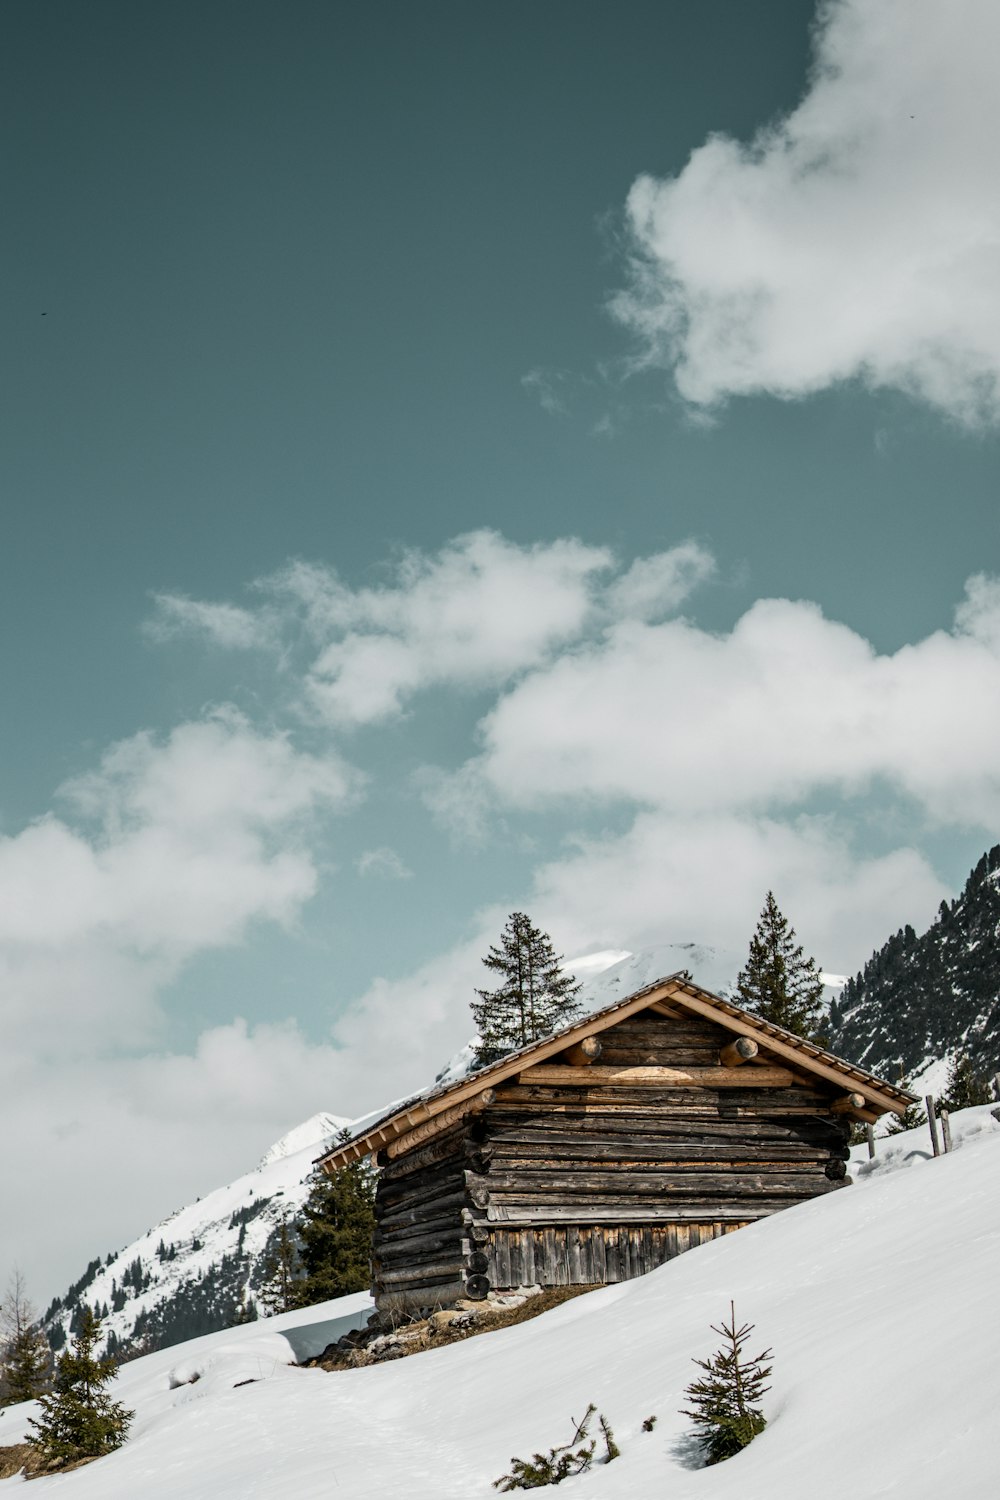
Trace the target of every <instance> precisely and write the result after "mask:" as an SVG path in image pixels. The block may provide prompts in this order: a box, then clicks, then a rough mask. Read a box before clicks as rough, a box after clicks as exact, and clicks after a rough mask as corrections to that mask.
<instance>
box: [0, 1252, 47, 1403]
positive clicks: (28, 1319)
mask: <svg viewBox="0 0 1000 1500" xmlns="http://www.w3.org/2000/svg"><path fill="white" fill-rule="evenodd" d="M51 1365H52V1353H51V1350H50V1349H49V1344H48V1340H47V1339H46V1337H45V1335H44V1333H43V1332H42V1329H41V1326H40V1324H39V1322H38V1316H37V1314H36V1312H35V1309H34V1307H33V1306H32V1304H31V1303H30V1302H29V1300H28V1296H27V1291H26V1289H25V1283H24V1277H23V1276H22V1275H21V1272H20V1270H19V1269H18V1267H17V1266H15V1267H14V1270H13V1271H12V1273H11V1276H10V1280H9V1281H8V1283H7V1290H6V1292H5V1293H4V1300H3V1303H2V1305H0V1406H10V1405H13V1404H14V1403H15V1402H18V1401H34V1400H35V1399H36V1398H37V1397H38V1396H41V1395H42V1394H43V1393H44V1391H45V1390H46V1388H47V1386H48V1382H49V1372H50V1369H51Z"/></svg>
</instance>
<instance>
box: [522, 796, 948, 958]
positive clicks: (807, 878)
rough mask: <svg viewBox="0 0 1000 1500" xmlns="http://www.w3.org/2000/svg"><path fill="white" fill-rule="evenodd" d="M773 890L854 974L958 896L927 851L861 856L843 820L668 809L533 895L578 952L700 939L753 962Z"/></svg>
mask: <svg viewBox="0 0 1000 1500" xmlns="http://www.w3.org/2000/svg"><path fill="white" fill-rule="evenodd" d="M768 889H773V890H774V892H775V895H776V897H777V900H778V904H779V905H780V906H781V908H782V910H783V911H784V912H785V914H786V915H787V916H788V918H789V920H790V921H791V922H792V924H793V926H794V927H795V929H796V931H797V933H798V936H799V939H800V941H802V942H803V943H804V944H805V946H806V948H807V951H808V952H810V953H811V954H813V955H815V957H816V958H817V959H818V960H819V962H820V963H821V964H822V965H826V966H829V967H831V968H834V969H839V970H840V971H842V972H850V973H853V972H855V970H856V969H857V968H859V967H860V966H861V964H862V963H863V962H864V961H865V959H867V957H868V955H869V954H870V953H871V952H872V950H873V949H875V948H879V947H881V946H882V944H883V943H884V942H885V940H886V938H887V937H888V936H889V934H890V933H892V932H895V931H896V930H897V929H898V928H899V927H901V926H902V925H903V923H904V922H912V923H914V924H916V925H918V926H919V925H920V924H921V923H923V924H925V925H926V924H927V923H929V922H930V921H931V920H932V919H933V916H934V913H935V911H936V908H937V905H938V903H939V902H940V900H941V899H942V897H943V896H944V895H945V894H947V893H946V891H945V889H944V887H943V885H942V883H941V881H940V880H939V879H938V877H937V876H936V875H935V874H934V872H933V871H932V869H931V868H930V865H929V864H928V862H927V860H926V858H925V857H924V856H923V855H922V854H921V853H919V852H918V851H917V850H915V849H913V848H910V847H903V848H899V849H895V850H893V851H892V852H891V853H889V854H887V855H882V856H867V855H863V854H858V853H857V852H855V851H854V850H853V849H852V847H851V841H850V838H849V835H848V832H847V831H846V830H845V829H844V827H843V826H842V825H840V824H839V823H838V821H837V820H835V819H833V818H818V817H800V818H796V819H794V820H791V821H785V822H780V821H778V820H776V819H773V818H766V817H753V816H750V815H748V814H745V813H727V812H722V813H706V814H700V815H698V814H696V815H693V816H687V815H685V814H684V813H674V812H665V811H660V810H657V811H655V812H645V813H640V814H639V815H638V816H637V817H636V819H635V821H634V823H633V824H632V826H631V828H629V829H628V831H627V832H626V833H624V834H622V835H608V836H606V837H604V838H598V839H581V840H578V841H577V844H576V847H575V849H573V850H571V852H569V853H568V854H567V855H565V856H564V857H561V858H559V859H556V860H553V861H551V862H550V863H549V864H547V865H545V866H543V867H542V868H541V869H540V870H539V871H538V872H537V874H536V878H535V894H534V901H535V903H536V905H537V909H538V911H539V912H541V913H544V914H545V915H546V919H547V920H550V921H551V922H552V926H553V931H554V932H555V931H556V930H558V942H559V944H560V945H561V946H566V947H567V948H568V949H570V950H572V949H573V948H574V947H576V946H579V947H581V948H582V947H584V946H585V945H587V946H594V945H597V946H601V945H602V944H603V945H607V946H624V947H627V948H630V949H633V950H638V949H642V948H649V947H655V946H657V945H658V944H661V943H664V942H667V941H669V942H696V943H704V944H706V945H708V946H710V947H716V948H721V949H723V950H727V951H729V952H732V953H734V954H737V955H739V962H742V961H743V959H744V958H745V956H746V949H747V944H748V942H749V937H750V933H751V932H752V931H753V926H754V923H755V922H756V920H757V915H758V912H759V911H760V908H761V906H762V904H763V898H764V893H765V892H766V891H767V890H768ZM533 910H534V908H533ZM695 977H696V978H697V977H698V976H697V974H696V975H695ZM733 977H735V976H733Z"/></svg>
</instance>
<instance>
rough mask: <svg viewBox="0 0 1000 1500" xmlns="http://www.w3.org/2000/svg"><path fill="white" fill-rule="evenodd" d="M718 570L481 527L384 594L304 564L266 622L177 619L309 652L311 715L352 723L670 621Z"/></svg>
mask: <svg viewBox="0 0 1000 1500" xmlns="http://www.w3.org/2000/svg"><path fill="white" fill-rule="evenodd" d="M713 566H714V565H713V561H712V558H711V557H710V555H709V553H708V552H707V551H706V550H705V549H704V548H703V547H701V546H700V545H699V544H698V543H695V542H684V543H682V544H681V545H680V546H678V547H675V548H673V549H671V550H669V551H666V552H662V553H658V554H656V555H654V556H652V557H648V558H642V559H639V560H638V561H637V562H635V563H633V564H632V566H631V568H629V569H628V571H627V572H626V573H625V574H624V575H622V576H618V577H615V576H614V575H615V571H616V565H615V560H614V557H613V555H612V554H611V552H609V551H608V549H607V548H604V547H591V546H586V545H585V544H584V543H583V542H580V541H578V540H576V539H574V538H572V537H570V538H563V539H559V540H556V541H553V542H545V543H537V544H536V545H534V546H525V547H521V546H517V545H516V544H515V543H513V542H509V541H507V540H506V539H505V538H504V537H502V536H500V535H499V534H498V533H496V532H494V531H475V532H470V533H468V534H467V535H465V536H460V537H457V538H455V539H454V540H453V541H450V542H448V543H446V544H445V546H443V547H442V548H441V549H440V550H439V551H438V552H436V553H432V554H429V553H424V552H420V551H416V550H411V551H407V552H405V553H403V554H402V556H401V558H400V559H399V560H398V561H397V563H396V564H395V566H394V567H393V568H392V569H391V570H390V571H389V574H388V578H387V581H386V582H385V583H382V584H379V585H371V586H368V587H365V588H359V589H351V588H349V587H348V586H347V585H346V584H344V583H343V582H342V580H341V579H340V578H339V577H338V575H337V574H336V572H334V570H333V569H329V568H323V567H320V566H318V565H316V564H311V563H302V562H293V563H290V564H289V565H288V566H287V567H285V568H283V569H282V570H281V571H280V572H278V573H276V574H274V575H272V576H271V577H269V578H265V579H262V580H259V581H258V583H257V584H256V585H255V587H256V590H257V592H258V593H259V594H260V595H262V596H263V602H262V604H261V605H260V607H259V611H258V612H257V613H256V614H255V613H251V612H248V611H246V610H242V609H235V608H234V607H231V606H228V605H204V606H202V605H195V604H193V602H192V601H184V610H183V611H182V612H180V613H177V611H176V610H175V615H176V617H177V618H183V621H184V624H185V626H186V627H187V628H190V629H201V630H202V631H203V632H204V633H206V634H207V635H208V636H209V638H210V639H212V640H213V641H214V642H216V643H221V642H222V640H223V637H224V634H225V632H226V631H228V630H230V629H232V633H233V636H234V644H238V645H241V646H242V645H246V644H249V643H250V642H251V641H254V640H256V642H257V643H258V644H260V645H264V646H267V647H268V648H278V649H279V650H280V651H281V653H282V659H283V661H284V662H285V663H286V664H287V663H288V661H290V660H291V657H292V655H293V654H294V652H295V651H299V652H301V651H302V650H303V648H304V649H305V652H306V656H305V660H304V664H303V665H302V666H301V668H300V669H299V671H298V675H295V674H294V673H292V674H290V675H289V678H288V680H292V679H293V678H294V682H295V690H296V691H297V692H298V694H299V702H300V707H305V709H306V711H307V712H308V713H309V715H310V716H311V717H313V718H315V717H318V718H319V719H320V720H321V721H323V722H325V723H327V724H329V725H330V726H332V727H339V728H350V727H353V726H356V725H360V724H374V723H377V722H379V721H383V720H386V719H391V718H394V717H398V716H399V715H400V714H401V713H402V712H403V711H404V710H405V709H406V708H407V706H408V704H409V703H410V701H411V700H412V699H413V697H414V696H415V695H416V694H417V693H420V692H422V691H425V690H426V689H428V688H433V687H443V686H450V687H457V688H459V689H463V690H464V689H469V688H496V687H499V686H501V685H502V684H504V683H505V682H508V681H510V680H511V679H512V678H515V677H517V676H518V675H519V674H521V673H523V672H525V671H527V670H529V669H530V668H532V667H534V666H537V665H538V664H539V663H541V662H544V661H546V660H548V659H549V658H550V657H551V656H552V655H553V654H554V653H555V652H557V651H558V650H560V649H562V648H564V647H566V646H567V645H569V644H571V643H572V642H573V641H575V640H577V639H579V638H580V637H581V636H582V635H584V634H585V633H586V632H587V631H588V630H589V629H590V627H591V625H592V623H593V621H594V620H595V619H597V618H598V617H601V616H607V615H608V614H609V613H610V614H612V615H614V614H622V615H636V616H638V617H642V618H653V617H662V616H663V615H665V614H669V613H671V612H672V611H673V610H675V609H677V608H678V607H679V605H680V604H681V602H682V601H683V600H684V599H685V598H686V597H687V596H688V594H690V592H691V591H692V589H694V588H695V587H696V585H697V584H699V583H701V582H702V581H704V580H705V579H706V578H707V577H709V576H710V574H711V572H712V570H713ZM161 608H162V601H161ZM171 608H174V605H173V604H171ZM229 610H232V615H233V618H235V619H237V620H238V621H239V625H238V628H237V627H236V626H234V625H233V623H232V620H231V618H230V614H227V613H225V612H226V611H229ZM218 611H221V612H222V613H221V614H218V613H217V612H218ZM199 612H200V613H199ZM171 618H174V616H171ZM220 621H221V624H220ZM157 631H159V633H160V635H161V636H162V634H163V630H162V619H161V617H160V616H157V617H156V618H155V619H154V633H156V632H157Z"/></svg>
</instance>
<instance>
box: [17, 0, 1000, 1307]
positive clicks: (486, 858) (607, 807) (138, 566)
mask: <svg viewBox="0 0 1000 1500" xmlns="http://www.w3.org/2000/svg"><path fill="white" fill-rule="evenodd" d="M6 22H7V24H6V37H5V46H4V48H3V60H2V62H0V75H2V76H0V113H2V116H3V122H2V124H3V139H4V141H5V142H6V150H5V153H4V157H3V162H2V168H0V170H2V174H3V201H4V204H5V210H6V213H5V219H6V224H5V252H4V261H3V274H2V277H0V299H2V303H0V308H2V318H3V328H4V353H3V358H2V361H0V374H2V380H3V389H2V400H0V411H2V413H3V416H2V422H3V442H2V443H0V483H2V494H3V505H4V522H5V525H4V543H5V545H4V547H3V549H2V553H0V568H2V585H3V586H2V588H0V620H2V626H3V634H4V641H5V646H6V649H5V650H4V652H3V653H2V654H0V693H2V701H3V703H4V707H5V720H4V727H5V733H4V735H3V740H2V745H0V776H2V779H0V887H2V889H3V895H4V900H3V903H2V914H0V965H2V968H3V973H4V976H5V983H4V995H5V1000H4V1005H3V1010H2V1012H0V1025H2V1032H3V1051H2V1053H0V1120H2V1121H3V1126H4V1133H5V1138H6V1139H10V1138H12V1137H13V1138H17V1139H19V1140H23V1141H24V1142H25V1143H26V1144H25V1146H24V1149H23V1152H20V1153H19V1154H18V1158H17V1161H16V1163H15V1164H14V1165H13V1166H11V1165H10V1163H9V1162H8V1167H7V1170H8V1171H9V1172H10V1173H11V1174H12V1181H11V1183H10V1185H9V1188H8V1191H9V1192H11V1193H13V1194H15V1195H16V1196H18V1197H19V1198H20V1199H21V1200H22V1201H24V1203H25V1205H26V1213H25V1216H24V1222H23V1223H21V1224H19V1225H5V1226H4V1229H3V1231H2V1236H3V1237H2V1239H0V1271H2V1269H3V1267H4V1265H6V1264H9V1263H12V1262H13V1261H14V1260H15V1259H17V1260H19V1261H20V1263H21V1264H22V1266H23V1267H24V1269H25V1270H26V1272H27V1273H28V1276H29V1280H30V1281H32V1282H33V1283H34V1285H35V1287H36V1290H37V1294H38V1296H39V1298H43V1297H47V1296H48V1295H51V1293H52V1292H53V1291H55V1290H57V1289H61V1285H62V1283H64V1282H65V1281H67V1280H68V1279H69V1278H70V1277H71V1276H73V1275H75V1274H77V1272H78V1271H79V1269H80V1268H81V1266H82V1263H83V1262H85V1261H86V1259H88V1258H89V1257H90V1256H91V1255H92V1254H96V1253H98V1252H101V1251H104V1250H107V1249H109V1248H110V1247H111V1245H112V1244H113V1243H114V1244H117V1243H119V1242H124V1241H125V1240H126V1239H127V1238H128V1237H130V1236H131V1235H132V1234H133V1233H134V1232H135V1231H136V1230H137V1229H141V1228H142V1227H144V1225H145V1223H147V1222H150V1221H152V1220H153V1219H155V1218H157V1217H159V1216H160V1215H161V1214H162V1213H164V1212H166V1211H168V1210H169V1209H170V1208H171V1207H172V1206H175V1205H176V1203H178V1202H181V1201H183V1200H186V1199H187V1198H190V1197H191V1196H193V1195H194V1194H196V1193H198V1192H201V1191H203V1190H205V1189H207V1188H208V1187H211V1186H213V1185H214V1184H215V1183H216V1182H217V1181H218V1180H220V1179H224V1178H225V1177H226V1176H227V1175H228V1176H231V1175H234V1174H236V1173H237V1172H239V1171H242V1170H245V1168H246V1165H247V1162H248V1161H249V1160H252V1159H253V1158H254V1157H255V1155H256V1154H258V1153H259V1152H260V1151H262V1150H263V1149H264V1148H265V1147H266V1146H267V1145H268V1144H269V1143H270V1141H271V1140H272V1139H273V1138H275V1137H276V1136H277V1135H279V1134H281V1133H282V1131H283V1130H284V1129H286V1128H287V1127H288V1126H290V1125H292V1124H293V1123H295V1122H296V1121H297V1120H298V1119H300V1118H303V1117H305V1116H306V1115H308V1114H310V1113H311V1112H312V1111H313V1110H316V1109H320V1108H324V1109H329V1110H332V1111H334V1112H339V1113H346V1114H350V1113H354V1112H360V1111H362V1110H364V1109H366V1108H368V1107H370V1106H372V1105H374V1104H377V1103H379V1102H381V1101H382V1100H383V1099H385V1098H387V1097H390V1096H392V1095H394V1094H398V1093H399V1092H401V1091H404V1090H406V1089H409V1088H412V1087H418V1086H420V1084H421V1083H422V1082H424V1081H425V1079H426V1077H427V1076H429V1075H431V1076H432V1075H433V1072H435V1071H436V1070H437V1068H438V1067H439V1066H440V1065H441V1063H442V1062H443V1061H444V1060H445V1059H446V1058H447V1056H448V1055H449V1054H450V1053H451V1052H452V1051H453V1050H454V1049H455V1048H456V1047H457V1046H458V1045H460V1044H461V1042H462V1041H464V1040H465V1037H466V1035H467V1033H468V1029H469V1022H468V1012H467V1003H468V999H469V996H470V994H471V990H472V987H473V986H474V985H475V984H476V983H478V982H479V981H480V978H481V971H480V970H479V968H478V957H479V955H480V954H481V953H482V952H484V951H485V946H486V943H487V942H488V941H490V940H493V939H494V938H495V936H496V933H497V932H498V931H499V927H500V925H502V922H503V919H504V917H505V915H506V913H507V912H509V911H510V910H511V909H514V908H526V909H528V910H530V911H531V913H532V915H533V916H534V917H535V918H536V920H540V921H541V922H542V923H543V925H545V926H546V927H547V928H548V929H549V930H550V931H551V932H552V935H553V938H554V940H555V942H556V944H557V946H558V948H559V949H560V950H565V951H567V952H568V953H570V954H582V953H586V952H588V951H594V950H596V949H602V948H608V947H614V948H636V947H641V946H646V945H650V944H654V943H658V942H671V941H688V940H697V941H701V942H706V943H709V944H714V945H716V946H719V947H722V948H726V949H729V950H731V951H733V952H734V953H739V952H741V950H742V949H743V948H744V947H745V944H746V941H747V939H748V937H749V934H750V931H751V930H752V927H753V923H754V920H755V918H756V915H757V912H758V910H759V907H760V905H761V902H762V899H763V895H764V892H765V891H766V890H767V889H768V888H769V887H773V888H774V889H775V892H776V894H777V896H778V899H779V902H780V904H781V905H782V907H783V908H784V909H785V911H786V912H787V914H788V915H789V917H790V919H791V920H792V922H793V923H794V925H795V926H796V928H797V930H798V932H799V936H800V937H801V938H802V940H803V941H804V942H805V944H806V946H807V948H808V950H809V951H810V952H813V953H815V955H816V957H817V958H818V959H819V961H820V963H821V964H822V965H824V966H825V967H826V968H827V969H829V970H832V971H835V972H838V971H839V972H842V973H844V972H849V971H851V970H853V969H854V968H856V967H857V966H858V965H859V964H860V963H861V962H863V960H864V959H865V958H866V957H867V955H868V953H869V952H870V950H871V949H872V947H873V946H875V945H876V944H879V943H881V942H882V941H883V940H884V939H885V937H887V936H888V935H889V933H890V932H891V931H893V930H895V928H896V927H898V926H899V925H900V924H901V923H902V922H904V921H911V922H913V923H914V924H915V925H918V926H919V925H920V924H921V923H926V922H927V921H929V920H930V919H931V917H932V916H933V914H934V911H935V908H936V905H937V903H938V901H939V900H940V899H941V898H942V897H943V896H945V895H950V894H954V892H955V891H956V890H957V889H958V887H959V886H960V884H961V882H962V880H963V878H964V876H965V874H966V872H967V870H968V868H969V866H970V865H971V864H972V863H973V861H974V860H975V859H976V858H977V857H978V855H979V854H980V853H981V852H982V849H983V848H985V847H986V846H987V845H988V844H990V843H992V842H993V841H995V839H996V837H997V836H998V827H1000V784H998V778H997V774H996V770H995V766H994V760H995V754H994V750H993V747H994V746H995V743H996V733H997V730H998V729H1000V723H998V720H1000V708H998V703H1000V699H998V689H1000V585H998V584H997V582H996V575H997V573H998V557H997V552H998V520H997V505H996V491H997V421H998V416H1000V395H998V393H1000V385H998V374H1000V292H998V288H1000V274H998V273H1000V251H998V246H1000V216H998V212H997V208H996V194H995V160H996V148H997V144H998V142H997V135H998V120H997V107H996V103H995V95H996V92H997V91H996V79H995V76H993V75H994V74H995V62H994V60H993V59H994V58H995V43H996V41H997V40H998V38H997V36H996V31H997V20H996V16H995V14H994V12H993V8H992V7H991V6H989V5H987V4H986V3H985V0H955V3H954V4H952V5H951V6H949V7H947V8H945V7H940V6H938V5H936V4H934V3H931V0H890V3H886V4H882V5H874V4H872V3H868V0H865V3H862V0H853V3H847V0H834V3H830V4H828V5H826V6H824V7H822V10H821V13H820V14H819V15H818V16H817V15H816V14H814V13H812V12H811V11H810V8H809V7H808V6H806V5H803V4H801V3H800V0H789V3H782V0H767V3H763V0H761V3H748V0H707V3H704V4H701V5H699V6H696V7H695V6H687V5H680V4H664V3H657V4H652V3H650V4H646V3H638V0H636V3H624V4H617V5H615V6H613V7H612V6H610V5H605V4H601V3H596V0H594V3H588V4H586V5H581V4H579V3H563V0H548V3H547V4H546V5H544V6H538V5H528V4H519V3H512V4H510V5H506V6H504V7H503V8H502V9H496V8H492V7H487V6H470V5H462V4H458V3H428V4H423V5H420V6H406V5H400V4H372V5H368V6H364V7H357V6H355V7H347V6H336V5H329V4H310V3H304V0H303V3H297V4H296V5H294V6H280V7H279V6H277V5H272V4H255V3H241V4H229V3H223V0H216V3H213V4H212V5H211V6H202V5H194V4H184V3H181V4H172V5H170V6H169V7H168V6H165V5H150V6H146V7H141V8H136V7H134V6H131V5H125V4H118V3H102V0H96V3H94V4H93V5H90V6H88V7H85V8H82V7H79V6H77V5H73V4H64V3H42V4H37V3H33V4H30V5H29V4H20V3H15V4H12V5H11V6H10V7H8V11H7V17H6ZM95 1177H96V1182H95V1180H94V1179H95ZM53 1179H56V1180H58V1182H59V1191H60V1204H61V1208H60V1218H61V1221H62V1222H63V1223H65V1222H67V1221H68V1222H71V1223H72V1225H73V1228H72V1230H71V1231H69V1232H66V1233H65V1236H64V1238H63V1239H62V1241H61V1242H60V1243H59V1244H55V1243H54V1235H53V1228H52V1221H51V1217H50V1215H49V1213H48V1212H47V1211H46V1209H45V1204H46V1203H49V1202H50V1201H51V1183H52V1181H53Z"/></svg>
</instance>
